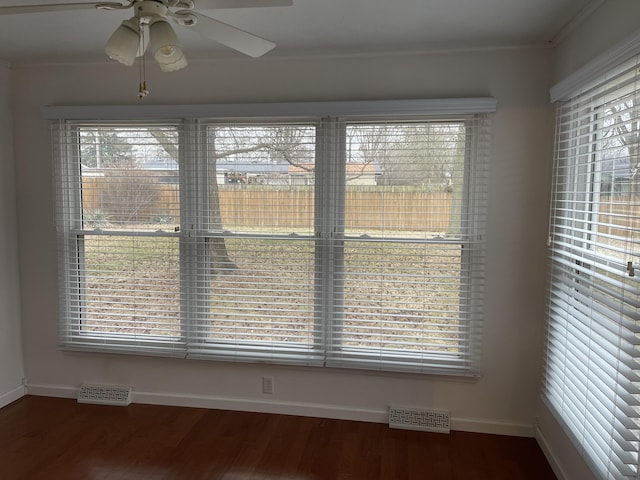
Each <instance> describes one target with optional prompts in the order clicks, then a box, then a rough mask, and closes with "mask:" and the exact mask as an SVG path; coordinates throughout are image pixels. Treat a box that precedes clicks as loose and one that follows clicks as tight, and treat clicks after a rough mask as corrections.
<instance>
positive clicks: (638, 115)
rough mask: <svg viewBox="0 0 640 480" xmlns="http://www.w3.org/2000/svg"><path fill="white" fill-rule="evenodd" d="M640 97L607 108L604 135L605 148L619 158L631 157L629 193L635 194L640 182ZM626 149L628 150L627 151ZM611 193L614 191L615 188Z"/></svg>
mask: <svg viewBox="0 0 640 480" xmlns="http://www.w3.org/2000/svg"><path fill="white" fill-rule="evenodd" d="M639 104H640V97H638V96H633V97H632V98H627V99H625V100H624V101H622V102H619V103H616V104H614V105H609V106H607V107H606V108H605V119H604V128H603V133H602V137H603V140H604V145H603V150H604V151H605V156H606V155H607V152H609V153H611V155H612V157H614V162H615V159H616V158H617V159H619V158H621V157H622V155H624V153H626V154H627V155H628V159H629V180H628V182H629V190H630V191H629V193H630V194H631V195H635V194H636V193H637V191H638V183H639V182H640V175H638V170H639V169H640V112H638V108H637V107H638V105H639ZM625 151H626V152H625ZM612 170H613V171H612V172H611V173H612V180H613V179H614V178H615V175H616V165H615V163H614V165H613V166H612ZM611 193H614V192H613V190H612V192H611Z"/></svg>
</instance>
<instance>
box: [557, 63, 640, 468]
mask: <svg viewBox="0 0 640 480" xmlns="http://www.w3.org/2000/svg"><path fill="white" fill-rule="evenodd" d="M637 72H638V64H637V59H633V60H632V61H629V62H627V63H626V64H624V65H622V66H621V67H619V68H617V69H616V70H615V71H613V72H610V73H609V74H608V75H607V76H606V78H604V79H600V80H599V81H597V82H595V83H594V84H593V85H591V86H590V87H588V88H584V89H583V90H581V91H579V92H575V93H574V94H573V95H572V97H571V98H569V99H567V100H566V101H564V102H562V103H560V104H559V105H558V108H557V111H558V114H557V140H556V164H555V168H554V187H553V198H552V217H551V230H550V247H551V278H550V286H549V301H548V305H549V307H548V345H547V361H546V376H545V386H544V399H545V401H546V403H547V405H548V406H549V407H550V409H551V411H552V412H553V413H554V414H555V416H556V418H557V419H558V420H559V421H560V422H561V424H562V425H563V426H564V428H565V430H566V431H567V432H568V434H569V436H570V437H571V438H572V439H573V440H574V442H575V444H576V445H577V447H578V448H579V450H580V452H581V453H582V454H583V456H584V457H585V459H586V460H587V461H588V462H589V464H590V465H591V467H592V469H593V471H594V472H595V473H596V475H597V476H598V477H599V478H603V479H624V478H634V479H635V478H638V450H639V440H640V415H639V414H640V410H639V407H640V405H639V401H640V396H639V393H640V390H638V387H639V386H640V368H639V364H638V357H639V352H640V350H639V348H640V337H639V333H640V323H639V320H640V315H639V314H638V307H639V306H640V301H639V300H640V297H639V293H640V283H639V281H638V276H637V273H636V272H635V271H634V270H635V269H636V268H637V267H638V257H639V255H640V248H639V240H640V237H639V236H638V233H639V227H640V225H639V224H638V217H639V214H640V211H639V210H638V205H639V203H638V200H639V198H640V197H638V193H639V192H638V187H639V183H638V182H639V181H640V176H638V175H637V170H638V167H639V166H640V164H639V155H638V153H639V152H640V121H639V118H640V103H639V100H640V89H638V86H637V81H638V80H639V79H640V78H639V77H638V73H637Z"/></svg>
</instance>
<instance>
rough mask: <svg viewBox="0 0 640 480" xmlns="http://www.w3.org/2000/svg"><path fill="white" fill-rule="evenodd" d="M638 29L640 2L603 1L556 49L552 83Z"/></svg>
mask: <svg viewBox="0 0 640 480" xmlns="http://www.w3.org/2000/svg"><path fill="white" fill-rule="evenodd" d="M638 29H640V2H638V1H637V0H606V1H605V2H603V4H602V5H601V6H600V7H599V8H598V9H597V10H596V11H595V12H594V13H593V14H591V15H590V16H589V17H588V18H586V19H585V20H584V21H582V22H581V23H580V24H579V25H578V27H577V28H575V29H574V30H573V31H571V32H570V34H569V36H568V37H567V38H565V39H564V40H563V41H562V42H561V43H560V45H558V46H557V48H556V49H555V51H554V53H553V73H552V75H553V76H552V78H553V82H554V83H555V82H559V81H560V80H562V79H563V78H564V77H566V76H568V75H569V74H571V73H573V72H574V71H575V70H577V69H578V68H580V67H581V66H583V65H584V64H585V63H588V62H589V60H591V59H593V58H594V57H596V56H597V55H599V54H601V53H603V52H604V51H605V50H607V49H608V48H609V47H611V46H612V45H615V44H617V43H618V42H623V41H624V40H625V39H626V38H628V37H629V35H631V34H633V33H634V32H637V31H638Z"/></svg>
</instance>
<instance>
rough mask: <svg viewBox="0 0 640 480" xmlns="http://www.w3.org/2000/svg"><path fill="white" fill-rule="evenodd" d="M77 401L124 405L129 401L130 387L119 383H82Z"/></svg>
mask: <svg viewBox="0 0 640 480" xmlns="http://www.w3.org/2000/svg"><path fill="white" fill-rule="evenodd" d="M78 403H94V404H98V405H118V406H123V407H126V406H127V405H129V404H130V403H131V387H126V386H119V385H89V384H86V383H83V384H82V386H81V387H80V392H79V393H78Z"/></svg>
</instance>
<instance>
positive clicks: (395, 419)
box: [389, 406, 451, 433]
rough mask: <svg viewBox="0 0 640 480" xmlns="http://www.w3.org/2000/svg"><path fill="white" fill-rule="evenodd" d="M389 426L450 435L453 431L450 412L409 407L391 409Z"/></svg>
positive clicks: (392, 407)
mask: <svg viewBox="0 0 640 480" xmlns="http://www.w3.org/2000/svg"><path fill="white" fill-rule="evenodd" d="M389 426H390V427H391V428H402V429H404V430H421V431H423V432H437V433H449V432H450V431H451V425H450V417H449V411H447V410H426V409H419V408H407V407H394V406H391V407H389Z"/></svg>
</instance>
